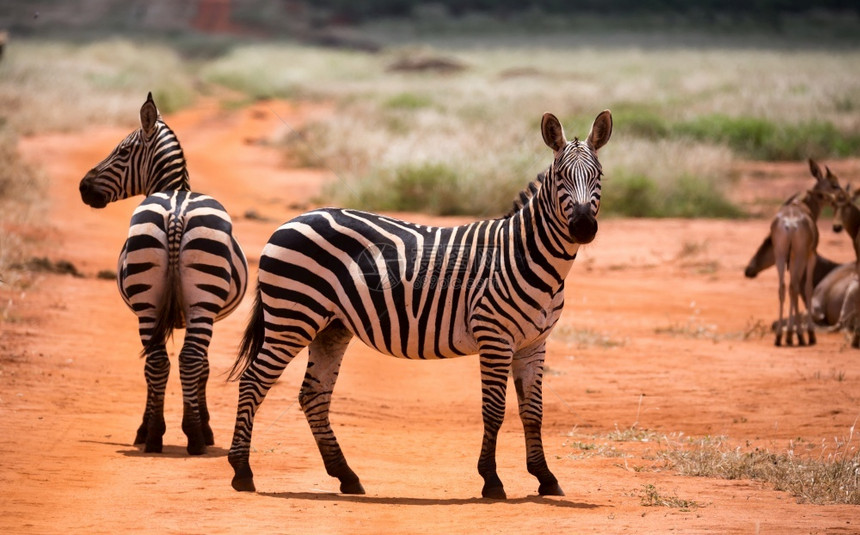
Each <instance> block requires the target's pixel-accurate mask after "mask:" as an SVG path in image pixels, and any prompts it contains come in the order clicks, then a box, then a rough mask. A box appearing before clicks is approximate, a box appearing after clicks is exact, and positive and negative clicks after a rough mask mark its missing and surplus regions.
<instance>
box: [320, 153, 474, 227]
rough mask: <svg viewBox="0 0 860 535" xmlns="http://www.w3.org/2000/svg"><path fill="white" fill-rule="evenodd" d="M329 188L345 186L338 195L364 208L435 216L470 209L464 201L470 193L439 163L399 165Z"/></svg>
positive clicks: (454, 174) (466, 201)
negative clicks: (381, 174) (377, 173)
mask: <svg viewBox="0 0 860 535" xmlns="http://www.w3.org/2000/svg"><path fill="white" fill-rule="evenodd" d="M331 188H337V189H341V190H343V189H346V190H347V191H346V192H343V191H342V192H341V193H340V194H339V196H340V197H341V198H346V199H349V201H350V202H349V203H348V204H350V205H354V206H358V207H361V208H362V209H365V210H372V211H406V212H423V213H428V214H434V215H462V214H467V213H470V211H471V210H470V208H469V206H468V204H467V203H468V200H469V195H467V194H466V192H465V191H464V187H463V185H462V184H461V183H460V182H459V181H458V180H457V174H456V172H455V171H454V170H453V169H451V168H450V167H448V166H446V165H445V164H442V163H432V162H426V163H422V164H417V165H402V166H400V167H398V168H396V169H392V170H390V171H388V172H386V173H384V175H383V176H379V177H368V178H366V179H365V180H361V181H350V182H349V183H347V184H343V183H338V184H335V185H332V186H331ZM344 194H345V195H344Z"/></svg>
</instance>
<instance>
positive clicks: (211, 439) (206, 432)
mask: <svg viewBox="0 0 860 535" xmlns="http://www.w3.org/2000/svg"><path fill="white" fill-rule="evenodd" d="M203 442H204V443H205V444H206V445H207V446H214V445H215V435H214V434H213V433H212V428H211V427H209V426H208V425H204V426H203Z"/></svg>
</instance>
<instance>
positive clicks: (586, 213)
mask: <svg viewBox="0 0 860 535" xmlns="http://www.w3.org/2000/svg"><path fill="white" fill-rule="evenodd" d="M568 228H569V230H570V236H571V237H572V238H573V240H574V241H575V242H576V243H581V244H586V243H591V242H592V241H593V240H594V237H595V236H596V235H597V218H595V217H594V216H593V215H591V206H589V205H587V204H586V205H582V206H578V207H577V208H576V209H575V210H574V213H573V217H572V218H571V220H570V223H569V225H568Z"/></svg>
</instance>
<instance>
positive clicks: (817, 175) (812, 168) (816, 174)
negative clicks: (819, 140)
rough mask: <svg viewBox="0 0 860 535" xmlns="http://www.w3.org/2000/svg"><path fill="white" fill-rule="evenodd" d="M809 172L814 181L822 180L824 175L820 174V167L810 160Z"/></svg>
mask: <svg viewBox="0 0 860 535" xmlns="http://www.w3.org/2000/svg"><path fill="white" fill-rule="evenodd" d="M809 172H810V173H812V176H814V177H815V178H816V179H818V180H824V173H822V172H821V166H820V165H818V162H816V161H815V160H813V159H812V158H810V159H809Z"/></svg>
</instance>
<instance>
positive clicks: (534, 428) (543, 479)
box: [512, 342, 564, 496]
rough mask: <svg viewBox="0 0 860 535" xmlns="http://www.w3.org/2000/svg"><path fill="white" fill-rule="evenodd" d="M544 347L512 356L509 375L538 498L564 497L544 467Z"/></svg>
mask: <svg viewBox="0 0 860 535" xmlns="http://www.w3.org/2000/svg"><path fill="white" fill-rule="evenodd" d="M545 354H546V345H545V343H544V342H541V343H540V344H539V345H538V346H537V347H535V348H534V349H530V350H527V351H525V352H523V353H521V354H519V355H514V359H513V364H512V372H513V377H514V387H515V388H516V390H517V400H518V401H519V412H520V419H521V420H522V422H523V431H524V433H525V438H526V466H527V467H528V471H529V473H530V474H532V475H533V476H535V477H536V478H537V479H538V481H539V482H540V486H539V487H538V494H540V495H541V496H564V491H562V490H561V487H560V486H559V484H558V480H557V479H556V477H555V476H554V475H553V474H552V472H550V470H549V467H548V466H547V464H546V456H545V455H544V450H543V440H542V438H541V424H542V421H543V393H542V390H543V363H544V355H545Z"/></svg>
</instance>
